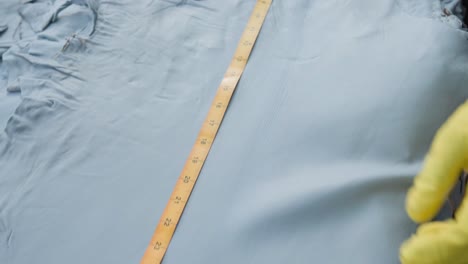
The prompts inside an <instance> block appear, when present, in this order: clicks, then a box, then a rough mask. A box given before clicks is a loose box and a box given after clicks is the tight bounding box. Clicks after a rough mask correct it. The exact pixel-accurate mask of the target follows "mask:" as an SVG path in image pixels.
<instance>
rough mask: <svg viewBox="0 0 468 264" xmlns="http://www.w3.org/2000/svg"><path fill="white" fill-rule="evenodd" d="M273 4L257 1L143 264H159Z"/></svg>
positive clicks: (143, 259) (266, 1) (263, 0)
mask: <svg viewBox="0 0 468 264" xmlns="http://www.w3.org/2000/svg"><path fill="white" fill-rule="evenodd" d="M271 1H272V0H258V1H257V3H256V5H255V7H254V10H253V12H252V15H251V16H250V19H249V21H248V23H247V26H246V28H245V30H244V32H243V34H242V37H241V39H240V41H239V44H238V46H237V49H236V52H235V54H234V57H233V59H232V61H231V64H230V65H229V67H228V69H227V71H226V73H225V75H224V78H223V80H222V81H221V84H220V86H219V88H218V91H217V93H216V95H215V98H214V100H213V104H212V106H211V108H210V110H209V112H208V115H207V117H206V119H205V122H204V123H203V126H202V128H201V130H200V132H199V135H198V138H197V141H196V142H195V145H194V146H193V148H192V151H191V153H190V156H189V158H188V160H187V162H186V163H185V166H184V168H183V170H182V173H181V174H180V176H179V179H178V181H177V183H176V186H175V188H174V191H173V192H172V195H171V197H170V199H169V202H168V203H167V205H166V208H165V210H164V212H163V214H162V216H161V219H160V220H159V223H158V225H157V227H156V230H155V232H154V234H153V237H152V238H151V242H150V243H149V245H148V248H147V249H146V252H145V254H144V256H143V258H142V260H141V264H160V263H161V262H162V260H163V258H164V254H165V253H166V251H167V248H168V246H169V243H170V242H171V239H172V236H173V235H174V232H175V229H176V227H177V224H178V222H179V219H180V217H181V216H182V212H183V211H184V208H185V205H186V204H187V202H188V199H189V197H190V194H191V193H192V190H193V187H194V186H195V182H196V181H197V178H198V175H199V174H200V171H201V169H202V167H203V164H204V162H205V160H206V157H207V156H208V152H209V151H210V149H211V146H212V144H213V141H214V139H215V137H216V134H217V132H218V129H219V126H220V125H221V122H222V120H223V117H224V114H225V113H226V110H227V107H228V104H229V102H230V101H231V97H232V94H233V93H234V90H235V88H236V86H237V83H238V82H239V79H240V77H241V75H242V73H243V71H244V69H245V66H246V64H247V60H248V59H249V56H250V53H251V51H252V48H253V46H254V44H255V41H256V40H257V36H258V34H259V32H260V29H261V27H262V25H263V21H264V20H265V16H266V15H267V13H268V9H269V8H270V5H271Z"/></svg>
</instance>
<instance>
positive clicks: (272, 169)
mask: <svg viewBox="0 0 468 264" xmlns="http://www.w3.org/2000/svg"><path fill="white" fill-rule="evenodd" d="M254 4H255V1H253V0H231V1H215V0H205V1H197V0H178V1H176V0H139V1H134V0H115V1H104V0H101V1H97V0H96V1H85V0H82V1H76V0H74V1H72V0H56V1H50V0H41V1H39V0H37V1H22V2H19V1H13V0H7V1H5V0H3V1H2V2H1V3H0V53H1V54H2V60H1V64H0V87H1V92H0V121H2V126H4V131H3V132H2V133H1V134H0V263H7V264H23V263H44V264H62V263H64V262H66V263H68V264H81V263H115V264H116V263H122V264H124V263H125V264H128V263H138V262H139V260H140V258H141V256H142V255H143V252H144V250H145V248H146V246H147V244H148V242H149V239H150V237H151V235H152V233H153V231H154V228H155V226H156V224H157V222H158V220H159V217H160V215H161V213H162V211H163V209H164V207H165V205H166V202H167V200H168V198H169V196H170V193H171V191H172V188H173V187H174V184H175V183H176V181H177V177H178V176H179V172H180V171H181V169H182V167H183V165H184V162H185V160H186V158H187V157H188V154H189V152H190V149H191V147H192V144H193V143H194V141H195V138H196V136H197V133H198V130H199V128H200V127H201V125H202V122H203V121H204V117H205V115H206V113H207V111H208V109H209V107H210V105H211V99H212V98H213V96H214V94H215V92H216V90H217V87H218V84H219V82H220V80H221V79H222V77H223V74H224V71H225V69H226V68H227V66H228V64H229V62H230V59H231V56H232V55H233V53H234V50H235V48H236V45H237V41H238V40H239V38H240V35H241V33H242V31H243V29H244V26H245V24H246V22H247V20H248V17H249V15H250V12H251V10H252V8H253V6H254ZM443 8H447V9H450V10H452V12H453V14H454V15H451V14H449V15H447V12H444V11H443ZM459 8H460V7H459V6H458V5H457V4H456V3H455V2H453V1H452V2H450V1H438V0H431V1H427V0H411V1H410V0H379V1H375V0H343V1H331V0H327V1H311V0H287V1H286V0H274V1H273V4H272V7H271V9H270V12H269V14H268V16H267V18H266V21H265V24H264V26H263V29H262V32H261V34H260V36H259V38H258V41H257V43H256V45H255V49H254V51H253V53H252V56H251V58H250V61H249V63H248V65H247V67H246V70H245V73H244V75H243V76H242V79H241V81H240V83H239V85H238V88H237V90H236V92H235V95H234V97H233V100H232V103H231V105H230V106H229V109H228V113H227V114H226V117H225V120H224V122H223V124H222V126H221V129H220V131H219V134H218V137H217V139H216V141H215V142H214V145H213V148H212V151H211V153H210V156H209V158H208V159H207V161H206V164H205V166H204V168H203V171H202V173H201V175H200V178H199V181H198V183H197V185H196V187H195V190H194V192H193V194H192V197H191V200H190V202H189V204H188V206H187V208H186V210H185V213H184V216H183V218H182V220H181V222H180V224H179V226H178V229H177V232H176V234H175V236H174V239H173V240H172V244H171V246H170V248H169V250H168V252H167V255H166V258H165V262H164V263H168V264H182V263H196V264H198V263H200V264H217V263H223V264H234V263H236V264H237V263H246V264H247V263H270V264H276V263H278V264H279V263H331V264H341V263H349V264H375V263H380V264H394V263H398V248H399V246H400V244H401V243H402V242H403V241H404V240H405V239H406V238H407V237H409V236H410V234H411V233H412V232H413V231H414V230H415V227H416V226H415V224H413V223H412V222H411V221H410V220H409V219H408V217H407V216H406V213H405V211H404V198H405V194H406V191H407V189H408V187H409V186H410V184H411V181H412V179H413V177H414V176H415V175H416V174H417V173H418V171H419V169H420V168H421V164H422V161H423V159H424V155H425V153H426V151H427V150H428V148H429V146H430V143H431V141H432V137H433V136H434V134H435V132H436V131H437V129H438V128H439V127H440V125H441V124H442V123H443V122H444V121H445V120H446V118H447V117H448V116H449V115H450V114H451V113H452V112H453V111H454V109H455V108H456V107H457V106H458V105H460V104H461V103H462V102H464V101H465V100H466V98H467V96H468V89H467V88H468V87H467V86H468V63H467V62H468V33H467V32H465V31H464V30H462V29H461V26H462V25H461V22H460V20H459V19H458V18H457V16H456V14H458V13H460V11H459V10H460V9H459ZM457 10H458V11H457ZM7 91H8V93H9V94H7Z"/></svg>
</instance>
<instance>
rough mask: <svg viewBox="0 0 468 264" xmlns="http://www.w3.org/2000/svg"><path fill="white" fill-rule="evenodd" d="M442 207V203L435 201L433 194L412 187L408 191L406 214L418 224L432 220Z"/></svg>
mask: <svg viewBox="0 0 468 264" xmlns="http://www.w3.org/2000/svg"><path fill="white" fill-rule="evenodd" d="M439 205H441V202H440V201H437V200H435V197H434V196H433V195H432V196H431V192H430V191H427V190H423V189H422V188H418V187H416V186H414V187H412V188H411V189H410V190H409V191H408V195H407V198H406V205H405V206H406V212H407V213H408V216H409V217H410V218H411V220H413V221H414V222H416V223H423V222H427V221H429V220H431V219H432V218H434V217H435V215H436V214H437V211H438V209H439V207H440V206H439Z"/></svg>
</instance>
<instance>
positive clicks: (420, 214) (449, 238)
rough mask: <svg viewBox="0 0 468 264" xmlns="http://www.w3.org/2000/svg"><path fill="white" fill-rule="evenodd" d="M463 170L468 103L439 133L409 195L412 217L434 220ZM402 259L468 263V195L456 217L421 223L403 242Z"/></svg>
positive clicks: (423, 263)
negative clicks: (414, 232) (413, 233)
mask: <svg viewBox="0 0 468 264" xmlns="http://www.w3.org/2000/svg"><path fill="white" fill-rule="evenodd" d="M463 169H468V102H466V103H465V104H463V105H462V106H460V107H459V108H458V109H457V110H456V111H455V113H454V114H453V115H452V116H451V117H450V118H449V119H448V120H447V121H446V122H445V124H444V125H443V126H442V127H441V128H440V129H439V131H438V132H437V134H436V136H435V138H434V141H433V143H432V146H431V149H430V151H429V153H428V155H427V157H426V160H425V163H424V166H423V169H422V171H421V172H420V174H419V175H417V177H416V178H415V180H414V185H413V186H412V187H411V188H410V190H409V192H408V195H407V200H406V210H407V212H408V215H409V216H410V218H411V219H412V220H413V221H415V222H417V223H422V222H427V221H429V220H431V219H433V218H434V217H435V216H436V215H437V213H438V212H439V210H440V209H441V207H442V206H443V204H444V202H445V201H446V199H447V197H448V195H449V194H450V192H451V190H452V189H453V187H454V186H455V185H456V183H457V180H458V178H459V176H460V173H461V172H462V170H463ZM400 260H401V263H402V264H468V195H465V197H464V201H463V202H462V204H461V206H460V207H459V209H458V211H457V213H456V215H455V219H450V220H447V221H443V222H429V223H424V224H422V225H421V226H420V227H419V228H418V230H417V232H416V234H415V235H413V236H412V237H411V238H410V239H409V240H408V241H406V242H405V243H404V244H403V245H402V247H401V249H400Z"/></svg>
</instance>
